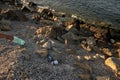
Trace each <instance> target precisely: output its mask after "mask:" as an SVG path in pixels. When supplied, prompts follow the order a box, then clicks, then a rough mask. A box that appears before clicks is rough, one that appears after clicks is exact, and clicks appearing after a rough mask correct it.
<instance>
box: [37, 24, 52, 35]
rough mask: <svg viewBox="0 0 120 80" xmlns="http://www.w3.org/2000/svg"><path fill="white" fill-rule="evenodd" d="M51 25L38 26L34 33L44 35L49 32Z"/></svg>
mask: <svg viewBox="0 0 120 80" xmlns="http://www.w3.org/2000/svg"><path fill="white" fill-rule="evenodd" d="M51 30H52V27H51V26H45V27H40V28H38V29H37V30H36V32H35V34H36V35H38V34H42V35H45V36H46V37H47V36H49V35H50V34H51Z"/></svg>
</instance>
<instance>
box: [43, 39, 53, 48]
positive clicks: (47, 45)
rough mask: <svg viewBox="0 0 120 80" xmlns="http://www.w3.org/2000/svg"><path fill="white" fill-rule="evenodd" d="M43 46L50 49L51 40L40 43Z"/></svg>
mask: <svg viewBox="0 0 120 80" xmlns="http://www.w3.org/2000/svg"><path fill="white" fill-rule="evenodd" d="M42 47H43V48H46V49H50V50H52V42H51V41H50V40H48V41H47V42H45V43H44V44H43V45H42Z"/></svg>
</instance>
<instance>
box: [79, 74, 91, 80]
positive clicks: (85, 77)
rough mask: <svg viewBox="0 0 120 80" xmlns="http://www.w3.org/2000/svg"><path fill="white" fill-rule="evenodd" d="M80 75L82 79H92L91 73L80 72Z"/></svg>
mask: <svg viewBox="0 0 120 80" xmlns="http://www.w3.org/2000/svg"><path fill="white" fill-rule="evenodd" d="M78 76H79V77H80V79H81V80H91V79H90V78H91V76H90V74H79V75H78Z"/></svg>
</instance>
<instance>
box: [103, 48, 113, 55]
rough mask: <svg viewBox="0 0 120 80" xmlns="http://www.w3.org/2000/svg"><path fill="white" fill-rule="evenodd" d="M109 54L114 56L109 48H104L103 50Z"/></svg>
mask: <svg viewBox="0 0 120 80" xmlns="http://www.w3.org/2000/svg"><path fill="white" fill-rule="evenodd" d="M102 51H103V52H104V53H105V54H106V55H107V56H113V54H112V52H111V51H110V50H109V49H108V48H103V50H102Z"/></svg>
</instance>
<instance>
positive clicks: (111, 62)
mask: <svg viewBox="0 0 120 80" xmlns="http://www.w3.org/2000/svg"><path fill="white" fill-rule="evenodd" d="M105 65H106V66H108V67H110V68H111V69H112V70H114V71H115V72H119V70H120V59H119V58H115V57H109V58H107V59H106V60H105Z"/></svg>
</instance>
